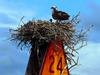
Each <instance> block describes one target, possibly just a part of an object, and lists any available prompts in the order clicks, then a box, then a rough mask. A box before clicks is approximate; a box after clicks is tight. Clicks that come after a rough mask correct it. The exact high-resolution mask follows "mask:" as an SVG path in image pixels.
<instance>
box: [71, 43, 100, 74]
mask: <svg viewBox="0 0 100 75" xmlns="http://www.w3.org/2000/svg"><path fill="white" fill-rule="evenodd" d="M79 56H80V60H79V63H80V64H81V65H79V66H77V68H75V69H74V70H72V75H73V74H75V75H98V74H100V71H99V70H100V67H99V65H100V58H99V57H100V43H92V42H89V43H88V45H87V46H86V47H84V48H82V49H81V50H80V51H79Z"/></svg>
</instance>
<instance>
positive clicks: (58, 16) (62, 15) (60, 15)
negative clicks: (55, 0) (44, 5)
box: [51, 6, 70, 22]
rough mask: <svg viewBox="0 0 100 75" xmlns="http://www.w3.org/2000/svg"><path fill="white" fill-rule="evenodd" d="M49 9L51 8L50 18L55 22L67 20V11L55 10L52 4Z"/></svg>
mask: <svg viewBox="0 0 100 75" xmlns="http://www.w3.org/2000/svg"><path fill="white" fill-rule="evenodd" d="M51 9H52V18H53V19H54V20H56V21H57V22H61V21H63V20H68V19H69V17H70V15H69V14H68V13H66V12H63V11H59V10H57V7H56V6H52V7H51Z"/></svg>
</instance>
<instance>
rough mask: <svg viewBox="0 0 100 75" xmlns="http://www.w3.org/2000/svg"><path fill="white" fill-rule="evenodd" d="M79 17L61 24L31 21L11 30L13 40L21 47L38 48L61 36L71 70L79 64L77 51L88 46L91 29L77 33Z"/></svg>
mask: <svg viewBox="0 0 100 75" xmlns="http://www.w3.org/2000/svg"><path fill="white" fill-rule="evenodd" d="M78 17H79V14H78V15H76V16H75V17H73V18H72V19H71V20H69V21H63V22H60V23H57V22H50V21H42V20H37V21H35V20H32V21H29V22H27V23H26V24H23V25H21V27H19V28H17V29H15V30H14V29H12V30H11V40H14V41H17V42H18V46H19V45H20V46H21V47H22V46H27V45H35V46H37V47H38V46H41V45H42V44H44V43H45V42H47V43H49V41H50V40H56V38H57V36H59V37H60V38H61V40H62V42H63V46H64V47H65V48H64V50H65V54H66V58H67V62H68V64H69V65H70V67H69V69H71V68H72V67H74V66H75V65H77V63H78V62H77V61H78V59H76V60H75V58H76V54H77V53H78V52H77V50H79V49H80V48H82V47H84V46H85V45H86V33H87V31H88V30H89V29H90V28H89V29H87V30H86V31H85V30H83V29H82V30H81V31H77V30H76V26H77V24H78V23H79V19H78ZM34 42H36V44H34Z"/></svg>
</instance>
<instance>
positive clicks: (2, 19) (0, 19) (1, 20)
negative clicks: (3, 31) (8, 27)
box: [0, 12, 16, 24]
mask: <svg viewBox="0 0 100 75" xmlns="http://www.w3.org/2000/svg"><path fill="white" fill-rule="evenodd" d="M15 23H16V21H15V20H14V19H13V18H11V17H10V16H9V14H6V13H2V12H0V24H15Z"/></svg>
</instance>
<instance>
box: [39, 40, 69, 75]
mask: <svg viewBox="0 0 100 75" xmlns="http://www.w3.org/2000/svg"><path fill="white" fill-rule="evenodd" d="M66 66H67V63H66V58H65V55H64V49H63V45H62V41H61V40H59V39H58V40H57V42H56V44H55V42H54V41H51V42H50V44H49V47H48V50H47V52H46V54H45V57H44V61H43V65H42V68H41V71H40V75H69V71H68V67H66Z"/></svg>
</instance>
